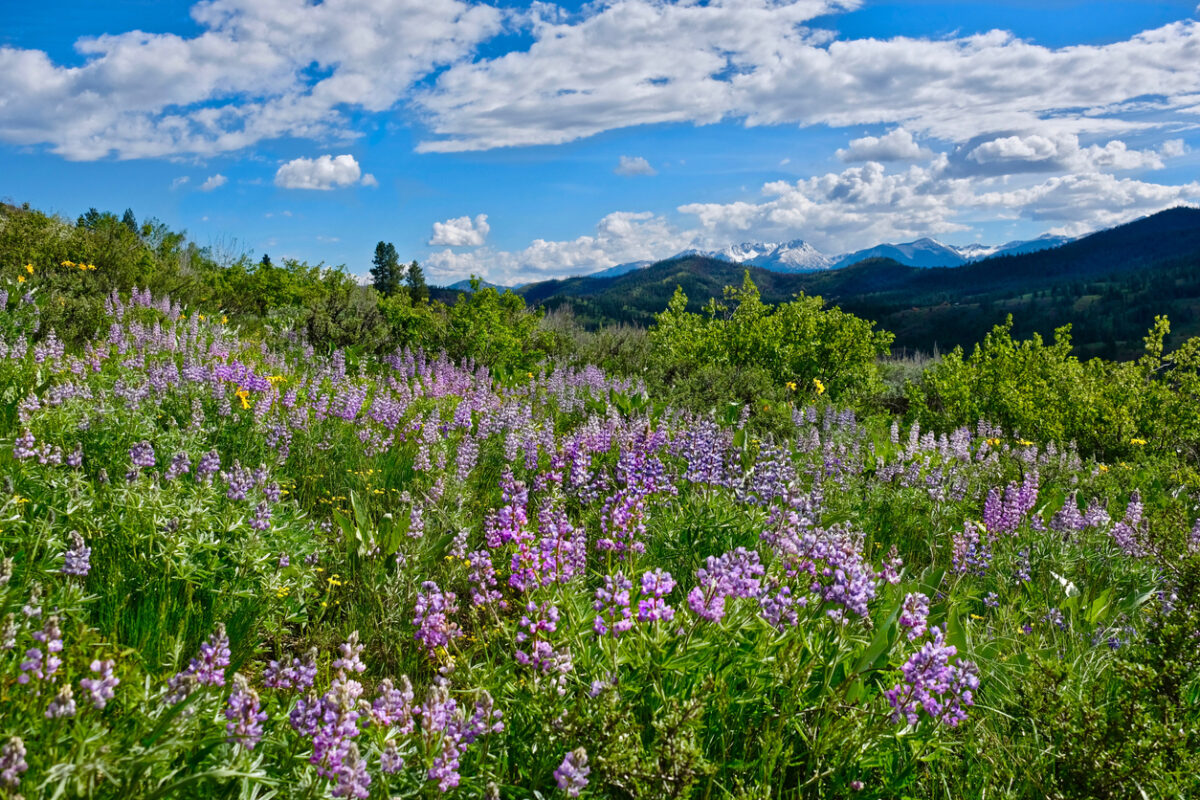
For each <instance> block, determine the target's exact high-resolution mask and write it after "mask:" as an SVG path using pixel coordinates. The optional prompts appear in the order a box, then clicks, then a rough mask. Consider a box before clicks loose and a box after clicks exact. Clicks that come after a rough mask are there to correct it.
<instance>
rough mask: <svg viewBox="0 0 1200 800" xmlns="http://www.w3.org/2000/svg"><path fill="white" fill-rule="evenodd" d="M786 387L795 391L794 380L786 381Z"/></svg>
mask: <svg viewBox="0 0 1200 800" xmlns="http://www.w3.org/2000/svg"><path fill="white" fill-rule="evenodd" d="M787 388H788V389H790V390H791V391H793V392H794V391H796V382H795V381H788V382H787Z"/></svg>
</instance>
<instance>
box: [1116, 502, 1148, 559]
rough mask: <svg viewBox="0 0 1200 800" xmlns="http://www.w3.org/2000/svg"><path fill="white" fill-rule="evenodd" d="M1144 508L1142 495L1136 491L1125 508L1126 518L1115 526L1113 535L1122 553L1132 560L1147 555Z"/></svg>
mask: <svg viewBox="0 0 1200 800" xmlns="http://www.w3.org/2000/svg"><path fill="white" fill-rule="evenodd" d="M1143 511H1144V507H1143V505H1142V495H1141V493H1140V492H1138V491H1137V490H1136V489H1135V490H1134V492H1133V494H1132V495H1130V497H1129V505H1127V506H1126V507H1125V516H1124V518H1123V519H1121V521H1120V522H1118V523H1117V524H1116V525H1114V526H1113V529H1112V531H1111V535H1112V538H1113V541H1114V542H1116V544H1117V546H1118V547H1120V548H1121V551H1122V552H1124V553H1125V555H1127V556H1129V557H1130V558H1139V557H1141V556H1143V555H1145V554H1146V551H1147V549H1148V548H1147V546H1146V539H1147V536H1146V525H1145V524H1144V521H1143V519H1142V514H1143Z"/></svg>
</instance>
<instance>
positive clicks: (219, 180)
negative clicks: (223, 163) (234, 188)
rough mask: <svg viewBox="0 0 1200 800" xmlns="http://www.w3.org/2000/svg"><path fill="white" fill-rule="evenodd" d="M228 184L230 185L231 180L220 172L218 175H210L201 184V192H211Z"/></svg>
mask: <svg viewBox="0 0 1200 800" xmlns="http://www.w3.org/2000/svg"><path fill="white" fill-rule="evenodd" d="M227 183H229V178H226V177H225V176H224V175H222V174H221V173H219V172H218V173H217V174H216V175H210V176H209V177H208V178H207V179H206V180H205V181H204V183H202V184H200V191H202V192H211V191H212V190H213V189H217V188H219V187H221V186H224V185H225V184H227Z"/></svg>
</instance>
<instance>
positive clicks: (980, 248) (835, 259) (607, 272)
mask: <svg viewBox="0 0 1200 800" xmlns="http://www.w3.org/2000/svg"><path fill="white" fill-rule="evenodd" d="M1069 241H1071V239H1070V238H1068V237H1066V236H1053V235H1050V234H1045V235H1042V236H1039V237H1038V238H1036V239H1029V240H1023V241H1013V242H1005V243H1004V244H1001V245H981V244H969V245H964V246H962V247H956V246H954V245H948V244H943V243H942V242H939V241H937V240H936V239H928V238H926V239H917V240H916V241H913V242H900V243H898V244H892V243H884V244H877V245H875V246H874V247H869V248H866V249H865V250H856V251H854V252H853V253H846V254H844V255H837V256H829V255H826V254H825V253H822V252H821V251H820V250H818V249H817V248H815V247H813V246H812V245H811V244H809V243H808V242H806V241H804V240H803V239H793V240H792V241H790V242H741V243H739V244H732V245H728V246H727V247H722V248H720V249H717V250H700V249H696V248H691V249H687V250H682V251H680V252H678V253H676V254H675V255H673V256H670V257H669V258H668V259H663V260H671V259H679V258H688V257H692V256H700V257H702V258H711V259H714V260H717V261H727V262H729V263H731V264H743V265H745V266H748V267H761V268H762V269H765V270H770V271H771V272H788V273H799V272H817V271H820V270H829V269H841V268H843V267H848V266H850V265H851V264H857V263H858V262H859V261H865V260H867V259H869V258H890V259H892V260H893V261H895V262H896V263H898V264H904V265H906V266H910V267H957V266H962V265H963V264H968V263H970V262H972V261H978V260H980V259H984V258H990V257H992V256H996V255H1003V254H1016V253H1032V252H1036V251H1038V250H1046V249H1049V248H1052V247H1058V246H1059V245H1062V244H1065V243H1067V242H1069ZM656 263H658V262H655V261H630V262H628V263H625V264H617V265H616V266H612V267H608V268H607V269H602V270H600V271H599V272H593V273H591V274H589V275H587V276H583V277H589V278H611V277H615V276H617V275H624V274H625V273H627V272H633V271H635V270H639V269H645V268H646V267H649V266H651V265H653V264H656Z"/></svg>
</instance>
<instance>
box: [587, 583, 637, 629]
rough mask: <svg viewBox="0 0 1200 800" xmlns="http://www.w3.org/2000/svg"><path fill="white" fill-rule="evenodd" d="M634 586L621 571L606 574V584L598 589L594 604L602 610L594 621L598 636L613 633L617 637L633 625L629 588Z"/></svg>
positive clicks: (593, 627) (593, 624) (597, 608)
mask: <svg viewBox="0 0 1200 800" xmlns="http://www.w3.org/2000/svg"><path fill="white" fill-rule="evenodd" d="M632 588H633V583H632V582H630V580H629V578H626V577H625V575H624V574H623V573H621V572H617V573H615V574H613V575H605V576H604V586H603V587H600V588H598V589H596V600H595V602H594V603H593V604H592V607H593V608H595V609H596V610H597V611H599V612H600V613H599V614H597V615H596V619H595V621H593V623H592V629H593V630H595V631H596V634H597V635H598V636H605V635H607V634H610V633H611V635H612V636H614V637H617V636H620V635H621V634H622V633H625V632H626V631H628V630H629V629H630V628H632V627H633V618H632V616H631V612H630V610H629V590H630V589H632ZM606 617H607V619H606Z"/></svg>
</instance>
